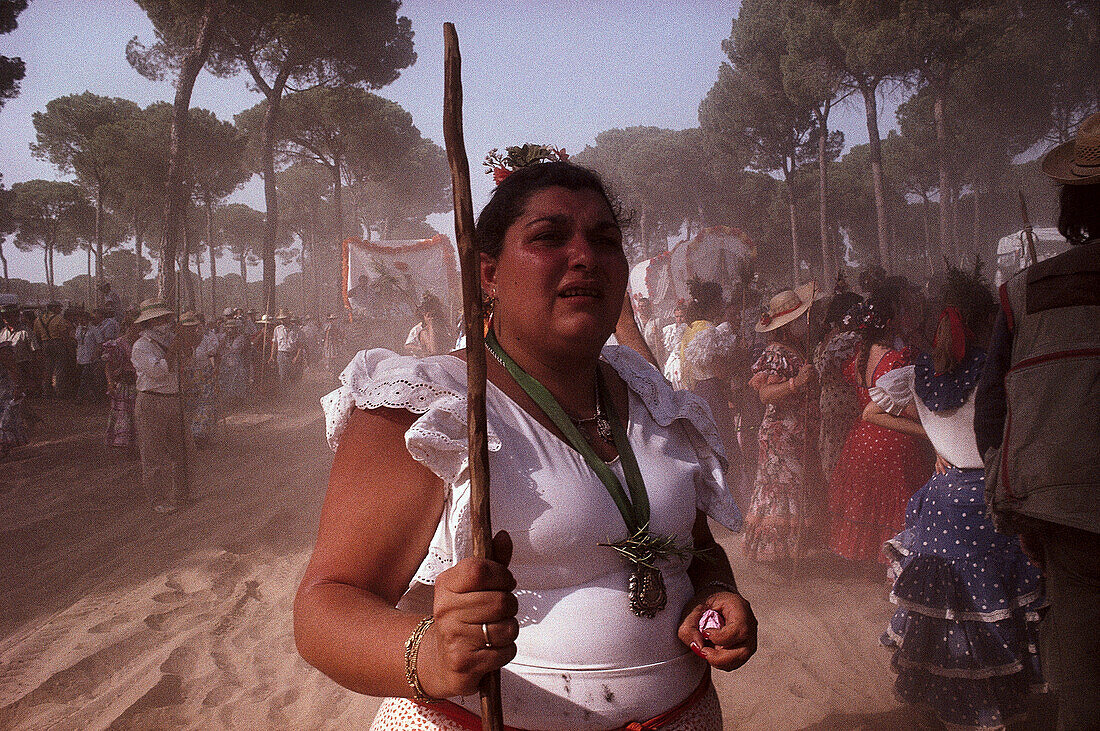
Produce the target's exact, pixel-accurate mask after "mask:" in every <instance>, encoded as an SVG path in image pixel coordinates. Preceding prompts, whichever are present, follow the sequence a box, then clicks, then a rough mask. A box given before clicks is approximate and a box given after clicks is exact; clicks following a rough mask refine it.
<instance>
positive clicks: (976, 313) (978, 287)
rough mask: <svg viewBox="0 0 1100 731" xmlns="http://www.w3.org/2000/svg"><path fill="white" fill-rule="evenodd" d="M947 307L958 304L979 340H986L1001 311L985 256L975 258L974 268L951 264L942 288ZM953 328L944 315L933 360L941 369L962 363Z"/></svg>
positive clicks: (960, 314)
mask: <svg viewBox="0 0 1100 731" xmlns="http://www.w3.org/2000/svg"><path fill="white" fill-rule="evenodd" d="M941 296H942V299H943V305H944V307H945V308H946V307H954V308H955V309H956V310H958V311H959V317H960V318H961V319H962V323H963V325H965V326H966V327H967V328H968V329H969V330H970V331H971V332H972V333H974V337H975V339H976V340H977V342H978V344H982V343H984V342H985V340H986V338H987V336H988V334H989V329H990V323H991V322H992V321H993V316H994V315H995V314H996V313H997V301H996V300H995V299H993V292H992V291H991V290H990V289H989V284H988V282H986V281H985V278H984V277H983V276H982V267H981V260H980V259H978V260H976V261H975V265H974V270H973V272H969V273H968V272H965V271H963V270H962V269H959V268H957V267H954V266H949V267H948V269H947V276H946V278H945V279H944V283H943V288H942V292H941ZM952 338H953V336H952V333H951V328H950V327H949V325H948V323H946V322H945V321H943V320H942V319H941V321H940V322H938V323H937V324H936V343H935V345H934V346H933V348H932V360H933V364H934V366H935V368H936V372H937V373H946V372H947V371H950V370H953V369H954V368H955V366H957V365H958V361H956V360H955V356H954V352H955V348H954V345H955V344H954V342H953V340H952Z"/></svg>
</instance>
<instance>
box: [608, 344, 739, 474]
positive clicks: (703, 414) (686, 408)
mask: <svg viewBox="0 0 1100 731" xmlns="http://www.w3.org/2000/svg"><path fill="white" fill-rule="evenodd" d="M602 357H603V359H604V360H605V361H607V363H608V364H609V365H610V366H611V367H612V368H614V369H615V372H616V373H618V374H619V377H620V378H622V379H623V382H624V383H626V386H627V388H628V389H630V391H632V392H633V393H634V394H636V395H637V396H638V399H639V400H640V401H641V402H642V403H643V404H644V405H645V407H646V410H647V411H648V412H649V415H650V416H651V417H652V418H653V421H654V422H656V423H657V424H658V425H659V426H662V427H668V426H670V425H671V424H672V423H673V422H674V421H677V420H680V421H682V422H684V423H685V424H686V425H688V426H689V427H690V428H691V430H692V431H693V432H695V433H696V434H697V435H698V436H699V437H701V438H702V439H703V441H705V442H706V445H707V447H708V448H709V449H710V450H711V451H713V452H714V453H715V454H716V455H718V456H719V457H720V458H721V459H722V460H723V462H724V461H725V458H726V453H725V449H724V447H723V446H722V439H721V437H720V436H719V435H718V428H717V427H716V426H715V424H714V419H713V418H712V417H711V414H710V408H709V407H708V406H707V404H706V402H705V401H703V400H702V399H701V398H699V397H698V396H696V395H695V394H693V393H691V392H690V391H676V390H674V389H673V388H672V386H671V385H670V384H669V382H668V381H667V380H665V377H664V376H663V375H661V373H660V372H659V371H658V370H657V369H656V368H654V366H653V364H652V363H650V362H649V361H648V360H646V359H645V358H643V357H642V356H641V355H639V354H638V353H637V352H636V351H635V350H633V349H632V348H629V347H627V346H625V345H606V346H604V349H603V353H602Z"/></svg>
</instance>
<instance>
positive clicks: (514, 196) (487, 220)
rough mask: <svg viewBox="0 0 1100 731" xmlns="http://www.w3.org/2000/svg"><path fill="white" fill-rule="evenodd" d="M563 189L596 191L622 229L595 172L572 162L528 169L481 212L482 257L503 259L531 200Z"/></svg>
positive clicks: (478, 240) (477, 234) (478, 238)
mask: <svg viewBox="0 0 1100 731" xmlns="http://www.w3.org/2000/svg"><path fill="white" fill-rule="evenodd" d="M553 187H561V188H565V189H566V190H593V191H595V192H597V193H599V194H600V195H601V196H602V197H603V199H604V200H605V201H607V207H608V208H610V209H611V215H612V216H613V217H614V218H615V223H616V224H617V225H619V227H620V228H621V227H622V220H621V217H620V215H619V210H618V207H617V206H616V205H615V204H614V202H613V201H612V199H611V196H610V195H609V194H608V192H607V188H606V187H605V186H604V184H603V180H601V179H600V176H599V175H598V174H596V173H595V172H594V171H592V170H589V169H588V168H586V167H581V166H580V165H575V164H573V163H571V162H543V163H538V164H536V165H527V166H525V167H521V168H520V169H518V170H516V171H515V172H514V173H512V174H511V175H509V176H508V177H507V178H505V179H504V180H503V181H501V183H500V185H498V186H497V188H496V190H494V191H493V195H492V197H491V198H489V202H488V203H487V204H486V205H485V207H484V208H482V209H481V215H479V216H478V217H477V225H476V226H475V227H474V245H475V246H476V247H477V250H478V251H479V252H481V253H482V254H488V255H489V256H491V257H493V258H494V259H495V258H496V257H498V256H500V250H501V248H502V247H503V246H504V234H505V233H507V232H508V229H509V227H511V225H512V224H513V223H515V221H516V219H517V218H519V217H520V216H521V215H523V211H524V209H525V208H526V207H527V200H528V199H529V198H530V197H531V196H532V195H534V194H535V193H537V192H538V191H540V190H544V189H545V188H553Z"/></svg>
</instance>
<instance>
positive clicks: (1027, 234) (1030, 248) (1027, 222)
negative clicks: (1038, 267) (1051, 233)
mask: <svg viewBox="0 0 1100 731" xmlns="http://www.w3.org/2000/svg"><path fill="white" fill-rule="evenodd" d="M1016 192H1017V193H1019V194H1020V216H1021V217H1023V219H1024V249H1025V251H1026V252H1027V258H1028V261H1029V263H1028V266H1031V265H1032V264H1038V263H1039V259H1038V257H1036V256H1035V231H1034V229H1032V228H1031V217H1030V216H1028V215H1027V199H1026V198H1024V191H1022V190H1018V191H1016Z"/></svg>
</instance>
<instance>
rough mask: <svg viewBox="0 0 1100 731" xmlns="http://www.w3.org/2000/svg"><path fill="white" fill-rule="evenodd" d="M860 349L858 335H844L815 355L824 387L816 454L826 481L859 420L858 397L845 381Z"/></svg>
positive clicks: (833, 338)
mask: <svg viewBox="0 0 1100 731" xmlns="http://www.w3.org/2000/svg"><path fill="white" fill-rule="evenodd" d="M859 345H860V338H859V333H856V332H841V333H837V334H836V335H834V336H832V337H831V338H829V339H828V340H826V341H824V342H823V343H821V344H820V345H818V346H817V350H816V351H815V352H814V369H815V370H816V371H817V382H818V384H820V386H821V429H820V432H819V433H818V437H817V452H818V454H819V455H820V456H821V472H822V474H823V475H824V477H825V479H826V480H828V479H829V477H831V476H832V473H833V468H834V467H836V461H837V460H838V459H840V450H841V449H842V448H843V447H844V442H845V440H846V439H847V438H848V432H850V431H851V430H852V427H853V426H855V423H856V419H858V418H859V397H858V396H857V395H856V389H855V388H854V387H853V386H852V384H851V383H849V382H848V379H847V378H845V377H844V366H845V365H846V364H847V363H848V362H850V361H851V360H852V358H854V357H855V354H856V353H857V352H858V351H859Z"/></svg>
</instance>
